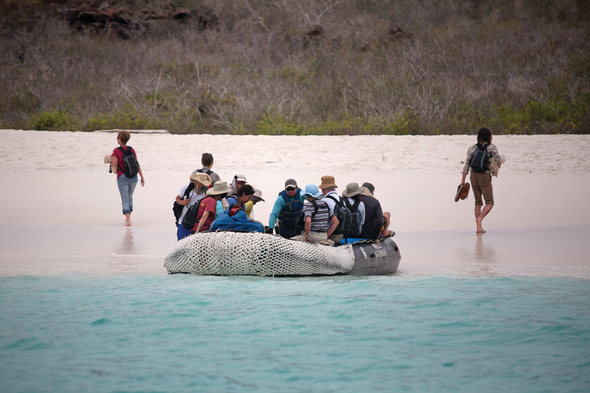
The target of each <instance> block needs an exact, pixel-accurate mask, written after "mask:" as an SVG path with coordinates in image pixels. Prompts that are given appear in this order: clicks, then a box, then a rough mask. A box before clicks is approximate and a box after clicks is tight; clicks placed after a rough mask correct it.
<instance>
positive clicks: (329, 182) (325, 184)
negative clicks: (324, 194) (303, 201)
mask: <svg viewBox="0 0 590 393" xmlns="http://www.w3.org/2000/svg"><path fill="white" fill-rule="evenodd" d="M332 187H334V188H338V186H337V185H336V180H334V176H330V175H326V176H322V184H320V188H321V189H322V190H325V189H326V188H332Z"/></svg>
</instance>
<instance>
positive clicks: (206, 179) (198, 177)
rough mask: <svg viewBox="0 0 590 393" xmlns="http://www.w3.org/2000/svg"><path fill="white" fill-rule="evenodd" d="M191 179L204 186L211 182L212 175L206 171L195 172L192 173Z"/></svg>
mask: <svg viewBox="0 0 590 393" xmlns="http://www.w3.org/2000/svg"><path fill="white" fill-rule="evenodd" d="M191 180H192V181H196V182H198V183H201V184H202V185H204V186H208V185H210V184H211V177H210V176H209V175H208V174H206V173H200V172H197V173H193V174H191Z"/></svg>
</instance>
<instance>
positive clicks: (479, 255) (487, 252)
mask: <svg viewBox="0 0 590 393" xmlns="http://www.w3.org/2000/svg"><path fill="white" fill-rule="evenodd" d="M484 236H485V235H477V241H476V243H475V259H476V261H478V262H483V263H496V250H494V248H493V247H489V246H488V247H486V246H484V241H483V238H484Z"/></svg>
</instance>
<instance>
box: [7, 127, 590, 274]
mask: <svg viewBox="0 0 590 393" xmlns="http://www.w3.org/2000/svg"><path fill="white" fill-rule="evenodd" d="M25 137H27V138H29V142H28V148H29V149H31V150H32V151H33V154H31V155H27V154H23V153H22V152H23V151H24V149H25V147H26V146H24V145H19V146H18V147H17V148H16V150H17V153H18V154H17V155H16V157H15V158H14V159H11V160H10V163H9V164H7V165H6V166H4V168H1V169H0V182H1V183H2V190H1V192H0V217H1V222H0V250H1V251H0V274H4V275H21V274H31V275H46V274H59V273H63V272H68V271H80V272H85V273H95V274H119V273H148V274H166V271H165V269H164V268H163V266H162V264H163V261H164V256H165V255H166V253H167V251H168V249H169V248H170V247H171V245H172V244H174V242H175V241H176V235H175V232H176V228H175V227H174V217H173V215H172V202H173V199H174V197H175V195H176V194H177V193H178V190H179V189H180V187H181V186H182V185H183V184H186V183H187V180H188V175H189V174H190V172H192V170H194V169H196V168H197V167H199V165H198V163H199V159H200V154H201V153H202V152H203V151H210V152H212V153H213V154H214V156H215V157H216V164H215V165H214V167H213V169H214V170H215V171H216V172H217V173H218V174H220V176H221V177H222V179H224V180H225V179H229V178H231V177H232V176H233V174H235V173H244V174H245V175H246V176H247V178H248V180H249V182H250V183H251V184H253V185H255V186H257V187H258V188H260V189H261V190H262V191H263V197H264V198H265V200H266V202H262V203H259V204H258V205H256V207H255V213H254V215H255V218H256V219H258V220H260V221H262V222H263V223H264V224H265V225H266V224H268V217H269V213H270V210H271V209H272V204H273V203H274V200H275V199H276V195H277V193H278V192H279V191H280V190H281V188H282V186H283V184H284V181H285V179H286V178H289V177H293V178H295V179H297V180H298V182H299V185H300V186H305V184H307V183H312V182H314V183H316V184H318V183H319V180H320V177H321V176H322V175H324V174H331V175H334V176H335V177H336V182H337V184H338V186H339V189H338V191H339V192H340V193H341V192H342V191H343V190H344V188H345V187H346V183H348V182H351V181H357V182H359V183H362V182H364V181H370V182H372V183H373V184H375V186H376V188H377V189H376V192H375V195H376V196H377V198H378V199H379V200H380V201H381V203H382V205H383V208H384V210H386V211H390V212H391V214H392V221H393V222H392V228H391V229H393V230H394V231H395V232H396V237H395V240H396V242H397V243H398V245H399V247H400V250H401V253H402V261H401V264H400V269H399V273H398V274H401V275H427V274H453V275H466V276H511V275H525V276H569V277H581V278H590V257H589V255H590V242H588V241H587V239H590V176H589V175H588V174H587V171H586V169H588V168H587V167H588V166H590V163H589V162H588V160H587V159H586V158H585V157H584V156H583V153H585V152H586V150H587V149H588V145H589V144H590V138H587V137H585V136H578V137H579V138H577V139H576V137H571V136H564V137H561V138H560V137H559V136H548V137H545V138H539V137H521V138H520V139H519V140H515V139H514V137H502V136H500V137H496V138H495V140H494V142H495V143H496V144H497V146H498V148H499V150H500V153H501V154H506V155H507V162H506V164H505V166H504V167H503V168H502V169H501V171H500V176H499V177H498V178H494V180H493V182H494V183H493V184H494V192H495V200H496V204H495V207H494V209H493V210H492V212H491V213H490V215H489V216H488V217H487V218H486V219H485V220H484V228H485V229H486V230H487V233H486V234H484V235H480V236H478V235H476V234H475V222H474V216H473V195H472V194H471V195H470V196H469V198H468V200H467V201H460V202H457V203H455V202H454V201H453V197H454V192H455V189H456V186H457V184H458V182H459V180H460V173H459V172H460V170H461V167H462V165H461V161H462V160H463V159H464V155H465V151H466V150H467V147H468V146H469V143H471V142H472V140H473V139H474V137H473V136H470V137H465V136H458V137H445V138H439V139H437V138H438V137H389V138H384V137H358V138H355V139H352V138H340V137H335V139H328V141H332V140H333V141H334V142H335V143H334V144H333V146H326V144H325V141H326V139H325V138H321V137H320V138H314V137H292V138H287V139H285V138H282V137H278V138H275V139H273V138H271V137H254V136H251V137H240V138H238V139H239V140H240V141H241V144H239V146H231V147H228V148H227V149H226V152H225V153H224V152H223V149H220V147H219V145H222V146H223V145H225V146H230V145H229V144H228V141H231V140H235V139H236V138H235V137H230V136H219V137H213V136H192V135H191V136H174V135H132V139H131V141H130V142H129V144H130V145H131V146H133V147H134V148H136V150H137V151H138V156H139V160H140V162H141V163H142V166H143V170H144V172H145V176H146V186H145V187H143V188H142V187H141V186H138V187H137V189H136V192H135V196H134V201H135V203H134V210H135V212H134V213H133V215H132V226H131V227H124V226H123V219H124V218H123V215H122V214H121V207H120V206H121V204H120V197H119V195H118V190H117V186H116V181H115V177H114V175H110V174H108V169H107V167H106V165H103V164H102V163H101V161H102V157H103V156H104V154H107V153H109V152H110V151H112V149H113V148H114V147H115V144H114V143H113V142H114V138H115V137H114V136H113V134H102V133H49V132H24V131H0V142H2V143H1V145H2V146H3V147H2V148H0V151H2V152H4V153H5V156H7V154H8V152H9V149H10V147H9V146H15V142H16V141H17V140H20V139H21V138H25ZM198 137H200V140H202V141H207V143H208V144H209V146H205V144H202V145H203V146H201V145H199V144H197V143H195V142H196V141H198V140H199V138H198ZM526 138H530V139H528V140H530V141H531V143H529V150H530V146H534V147H535V149H536V150H535V151H534V152H533V153H534V155H535V157H536V155H541V156H542V155H543V152H545V155H546V156H547V155H549V156H551V155H552V154H553V156H551V157H553V159H554V161H555V162H554V163H550V162H547V161H543V163H542V164H539V165H537V167H534V166H527V165H525V164H523V163H526V162H527V161H526V160H525V159H524V158H523V157H524V156H526V154H528V153H530V151H529V150H526V149H525V147H524V145H526V144H525V143H523V142H525V141H526V140H527V139H526ZM375 140H377V141H378V142H380V143H381V144H380V145H379V149H381V150H382V152H381V153H375V154H373V155H370V154H369V153H368V150H367V149H369V150H370V149H371V145H372V144H374V142H375ZM212 141H214V142H215V146H216V147H215V149H213V148H212V147H211V146H213V145H211V142H212ZM285 141H288V142H289V144H291V143H293V142H296V145H294V146H293V147H290V145H288V146H287V148H285V147H284V146H283V145H284V144H285ZM383 142H387V143H386V144H385V143H383ZM309 143H311V145H308V146H307V148H305V146H306V144H309ZM568 144H570V145H571V149H576V148H577V149H578V152H577V153H576V154H578V155H579V157H564V158H563V160H562V161H561V162H558V161H559V160H561V159H562V158H561V156H560V155H555V147H556V146H559V149H563V150H564V151H565V150H567V149H568V146H567V145H568ZM302 145H303V146H302ZM387 145H389V147H388V146H387ZM402 145H403V146H402ZM574 145H575V147H574ZM580 146H581V147H580ZM81 148H85V149H86V148H87V149H86V150H84V151H82V152H78V150H79V149H81ZM181 148H186V149H188V150H190V151H193V153H192V154H191V155H189V157H188V158H187V157H186V155H185V153H182V154H181V153H179V151H180V149H181ZM333 149H335V150H336V153H332V150H333ZM432 149H435V150H436V149H440V150H441V151H442V152H443V153H441V155H440V157H438V158H436V157H434V158H433V157H432V154H433V153H432ZM517 149H522V150H523V151H518V150H517ZM218 150H221V151H218ZM241 150H242V152H241V153H240V151H241ZM70 151H75V152H76V153H73V154H71V155H70V156H69V158H68V154H69V153H68V152H70ZM264 151H267V152H268V154H266V155H265V153H264ZM280 151H283V156H282V157H279V155H278V152H280ZM175 153H176V156H178V157H179V158H175ZM240 154H241V155H240ZM334 154H336V155H334ZM225 155H227V157H228V158H226V156H225ZM326 155H333V157H334V158H333V159H332V161H333V162H332V163H331V161H330V160H329V159H328V158H326ZM346 155H348V156H349V157H355V158H354V160H355V161H354V163H352V164H350V165H349V163H350V162H352V161H353V159H349V160H346V159H345V158H343V157H342V156H346ZM10 156H11V157H14V156H15V155H14V153H11V155H10ZM162 156H164V157H162ZM195 157H196V158H195ZM319 157H321V158H319ZM358 157H361V158H358ZM511 157H518V158H515V159H513V160H511ZM535 157H531V158H530V159H531V160H535V159H537V158H535ZM357 158H358V159H357ZM314 160H315V161H318V165H314V162H315V161H314ZM437 160H438V161H437ZM519 160H520V161H519ZM189 161H190V163H189ZM394 161H395V162H394ZM416 162H421V163H419V164H416ZM515 163H519V168H514V167H512V166H511V165H514V164H515ZM421 165H426V166H427V167H428V168H430V169H429V170H425V169H420V166H421ZM515 166H516V165H515ZM178 167H182V168H181V169H179V168H178ZM377 168H382V169H377ZM573 168H577V169H573Z"/></svg>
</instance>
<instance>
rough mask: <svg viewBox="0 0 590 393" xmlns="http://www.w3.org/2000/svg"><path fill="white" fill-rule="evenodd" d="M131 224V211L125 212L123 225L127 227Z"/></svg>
mask: <svg viewBox="0 0 590 393" xmlns="http://www.w3.org/2000/svg"><path fill="white" fill-rule="evenodd" d="M130 225H131V213H125V226H126V227H128V226H130Z"/></svg>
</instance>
